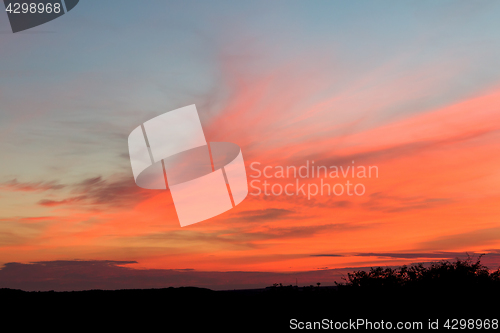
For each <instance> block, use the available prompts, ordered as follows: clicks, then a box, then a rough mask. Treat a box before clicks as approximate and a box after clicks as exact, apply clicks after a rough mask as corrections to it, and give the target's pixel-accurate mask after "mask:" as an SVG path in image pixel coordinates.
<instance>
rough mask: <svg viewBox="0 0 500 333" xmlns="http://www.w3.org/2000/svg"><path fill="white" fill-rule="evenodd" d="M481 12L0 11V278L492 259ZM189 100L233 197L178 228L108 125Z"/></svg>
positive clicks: (227, 279) (37, 283) (397, 8)
mask: <svg viewBox="0 0 500 333" xmlns="http://www.w3.org/2000/svg"><path fill="white" fill-rule="evenodd" d="M499 14H500V3H499V2H498V1H475V2H469V1H442V0H440V1H404V2H401V1H396V0H393V1H388V0H384V1H359V0H356V1H349V2H347V1H320V0H316V1H293V0H292V1H272V2H269V1H210V2H208V1H159V0H158V1H147V2H145V1H126V2H125V1H119V0H107V1H97V0H82V1H80V3H79V4H78V5H77V6H76V7H75V8H74V9H73V10H72V11H71V12H69V13H67V14H65V15H63V16H61V17H59V18H58V19H56V20H53V21H50V22H48V23H46V24H43V25H40V26H38V27H35V28H32V29H29V30H26V31H22V32H18V33H15V34H13V33H12V31H11V28H10V26H9V22H8V18H7V15H6V14H5V13H4V14H1V13H0V58H1V59H2V61H1V62H0V156H1V159H0V161H1V163H0V287H9V288H19V289H24V290H83V289H92V288H102V289H118V288H131V287H134V288H149V287H169V286H186V285H194V286H200V287H209V288H213V289H233V288H250V287H251V288H257V287H265V286H270V285H272V284H273V283H283V284H295V283H298V284H299V285H301V284H306V285H309V284H313V283H314V284H315V283H316V282H321V283H322V284H323V285H332V284H333V283H334V281H340V278H341V276H342V274H345V272H349V271H352V270H356V269H366V268H369V267H374V266H384V267H385V266H391V267H392V266H399V265H403V264H411V263H416V262H431V261H434V260H441V259H447V260H454V259H455V258H457V257H459V258H465V257H466V256H467V254H470V255H471V256H474V257H475V258H477V256H479V254H483V253H484V254H486V255H485V256H484V257H482V262H483V263H485V264H487V266H488V267H489V268H491V269H496V268H498V267H499V266H500V222H499V219H498V218H499V216H500V206H499V205H498V202H499V199H500V192H499V190H498V188H499V185H500V173H499V171H498V168H497V166H498V165H499V164H500V155H499V154H498V151H499V148H500V112H499V111H500V109H499V108H500V67H499V66H498V59H499V58H500V34H499V31H500V21H499V20H498V16H499ZM192 104H195V105H196V107H197V110H198V114H199V117H200V120H201V124H202V126H203V130H204V134H205V137H206V139H207V141H214V142H216V141H225V142H232V143H235V144H237V145H239V146H240V147H241V151H242V155H243V158H244V161H245V166H246V172H247V178H248V184H249V194H248V196H247V198H246V199H245V200H244V201H243V202H242V203H240V204H239V205H237V206H236V207H235V208H233V209H231V210H229V211H227V212H225V213H223V214H221V215H219V216H216V217H214V218H211V219H209V220H206V221H203V222H200V223H196V224H193V225H190V226H187V227H182V228H181V226H180V225H179V220H178V218H177V215H176V210H175V207H174V205H173V201H172V196H171V194H170V192H169V191H168V190H145V189H141V188H139V187H138V186H136V184H135V182H134V178H133V174H132V170H131V165H130V157H129V151H128V146H127V144H128V143H127V138H128V135H129V134H130V132H131V131H132V130H133V129H134V128H136V127H137V126H139V125H140V124H141V123H144V122H145V121H147V120H149V119H151V118H154V117H156V116H158V115H161V114H164V113H165V112H168V111H171V110H175V109H178V108H181V107H184V106H187V105H192ZM313 165H314V166H315V167H318V166H324V167H326V169H327V170H328V177H318V176H317V171H318V170H317V169H314V168H312V166H313ZM304 166H309V168H308V170H309V172H310V173H309V175H308V176H309V177H307V178H302V177H301V176H300V174H299V175H295V176H294V175H293V174H289V177H281V175H280V174H279V170H280V167H281V168H282V169H283V170H285V171H286V170H287V167H290V168H289V170H293V167H295V169H299V168H300V167H304ZM266 167H267V169H266V173H265V174H264V168H266ZM354 167H355V169H354V170H355V171H356V172H355V173H354V176H353V173H352V171H353V168H354ZM370 167H371V169H369V168H370ZM348 168H349V169H348ZM363 169H364V170H366V173H365V174H363V173H362V172H361V171H362V170H363ZM302 170H303V172H304V173H305V170H306V168H305V167H304V168H303V169H302ZM312 170H315V175H316V177H313V176H312ZM323 170H324V169H323ZM335 170H337V171H338V172H337V173H336V174H335V172H334V171H335ZM368 170H371V171H372V173H371V174H369V173H368ZM343 171H344V173H343ZM331 172H333V173H331ZM358 172H361V173H358ZM304 173H303V174H304ZM320 175H323V176H324V173H320ZM363 175H364V177H363ZM285 176H286V173H285ZM264 182H266V184H269V185H268V186H267V187H265V185H264ZM347 182H350V184H352V186H351V187H349V186H348V185H346V184H347ZM288 184H290V185H289V187H288V188H287V189H288V191H289V192H288V193H292V194H291V195H289V194H287V193H285V192H284V189H285V187H286V186H287V185H288ZM324 184H328V185H330V189H331V188H334V187H335V186H336V187H335V189H336V190H337V192H336V194H333V193H330V195H327V194H326V192H327V187H322V186H323V185H324ZM301 185H303V186H304V187H303V189H304V192H302V191H299V190H298V188H300V186H301ZM356 185H357V187H355V186H356ZM321 188H323V189H325V192H324V193H323V194H321ZM348 188H349V189H350V190H349V191H348ZM280 189H282V190H283V191H282V192H280ZM315 189H317V191H316V192H317V193H316V194H313V193H314V192H315ZM340 189H343V192H342V193H340ZM273 190H274V192H272V191H273ZM354 190H357V192H354ZM259 193H260V194H259ZM266 193H267V194H266ZM349 193H350V194H349ZM337 194H338V195H337Z"/></svg>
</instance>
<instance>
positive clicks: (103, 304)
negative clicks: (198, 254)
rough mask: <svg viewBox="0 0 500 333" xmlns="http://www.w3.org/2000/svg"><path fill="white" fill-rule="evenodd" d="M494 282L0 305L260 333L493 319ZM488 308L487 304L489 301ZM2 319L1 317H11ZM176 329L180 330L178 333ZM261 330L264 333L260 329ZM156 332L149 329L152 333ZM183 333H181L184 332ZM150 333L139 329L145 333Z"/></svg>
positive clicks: (402, 275) (420, 269)
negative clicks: (331, 325)
mask: <svg viewBox="0 0 500 333" xmlns="http://www.w3.org/2000/svg"><path fill="white" fill-rule="evenodd" d="M499 296H500V280H499V274H498V271H497V272H492V273H491V272H489V271H488V270H487V269H486V268H485V267H484V266H482V265H481V264H480V261H479V259H478V261H477V262H472V261H471V260H468V261H460V260H457V262H455V263H449V262H440V263H436V264H434V265H431V266H429V267H424V266H422V265H415V266H410V267H406V266H403V267H400V268H399V269H389V268H386V269H384V268H373V269H372V270H371V271H369V272H361V271H359V272H353V273H351V274H349V275H348V277H347V278H346V282H345V283H344V284H340V285H339V286H338V287H320V286H305V287H300V288H299V287H295V286H280V285H279V284H274V285H273V286H272V287H268V288H265V289H255V290H229V291H213V290H209V289H203V288H194V287H182V288H165V289H147V290H115V291H104V290H89V291H78V292H24V291H20V290H11V289H0V300H1V302H2V304H4V305H8V310H9V312H10V313H12V315H13V316H14V317H18V316H19V315H21V317H24V318H26V319H25V320H24V321H23V320H22V319H21V322H25V323H28V322H33V320H34V322H36V323H47V320H49V321H50V320H52V321H53V322H52V323H53V324H59V323H61V322H69V323H73V324H72V325H79V326H82V325H90V326H92V325H95V324H92V323H99V324H98V325H99V327H103V328H104V326H106V327H107V328H110V329H116V328H117V327H118V326H120V327H126V328H133V327H136V328H141V329H142V330H144V329H146V328H147V327H156V326H157V325H158V323H160V325H161V327H162V328H161V330H162V331H174V332H181V331H182V330H181V329H180V328H176V329H175V330H172V328H173V327H181V328H182V327H184V329H185V330H187V331H189V332H190V331H192V329H194V328H196V329H204V330H206V329H209V328H210V327H216V328H218V330H217V331H219V332H220V331H231V329H232V331H239V330H240V329H241V328H245V329H252V330H255V329H262V330H263V331H273V332H277V331H287V330H289V328H290V320H291V319H294V318H295V319H297V320H299V321H321V320H323V319H325V318H326V319H329V320H335V321H348V320H357V319H363V320H372V321H380V320H384V321H394V322H396V321H417V320H418V321H422V322H423V323H424V324H425V325H427V323H428V321H429V320H435V319H440V320H442V322H441V323H443V321H444V320H446V319H453V318H457V319H479V318H482V319H485V318H490V319H493V318H497V319H498V318H499V316H500V315H499V309H498V305H497V301H496V300H498V299H499ZM492 301H493V302H492ZM14 317H12V316H10V315H9V316H7V317H5V318H10V319H12V318H14ZM179 325H180V326H179ZM264 328H265V329H264ZM157 329H158V328H155V330H157ZM184 329H183V330H184ZM148 330H149V329H146V331H148Z"/></svg>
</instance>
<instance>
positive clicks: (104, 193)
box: [38, 175, 158, 207]
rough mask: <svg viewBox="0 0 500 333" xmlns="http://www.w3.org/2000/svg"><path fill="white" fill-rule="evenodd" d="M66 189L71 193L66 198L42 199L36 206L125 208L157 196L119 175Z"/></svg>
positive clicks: (129, 178)
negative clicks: (76, 205)
mask: <svg viewBox="0 0 500 333" xmlns="http://www.w3.org/2000/svg"><path fill="white" fill-rule="evenodd" d="M68 188H69V189H71V191H70V194H69V195H68V196H67V197H66V198H64V199H59V200H53V199H43V200H40V201H39V202H38V204H39V205H42V206H49V207H50V206H60V205H73V204H78V205H94V206H95V205H97V206H100V205H107V206H115V207H118V206H119V207H127V206H128V205H130V204H135V203H139V202H141V201H142V200H145V199H147V198H150V197H152V196H154V195H156V194H158V191H154V190H144V189H142V188H140V187H138V186H137V185H136V184H135V182H134V179H133V178H132V176H126V175H119V176H117V177H115V178H113V179H104V178H103V177H101V176H98V177H92V178H87V179H84V180H83V181H81V182H79V183H76V184H72V185H68Z"/></svg>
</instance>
